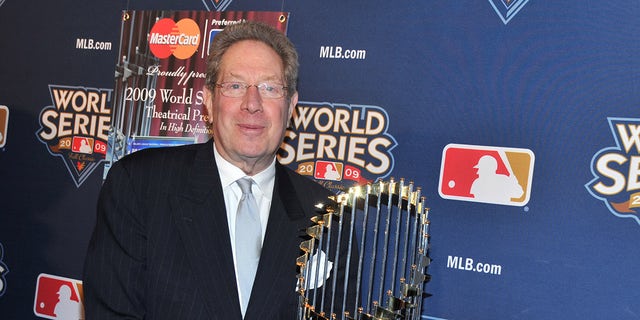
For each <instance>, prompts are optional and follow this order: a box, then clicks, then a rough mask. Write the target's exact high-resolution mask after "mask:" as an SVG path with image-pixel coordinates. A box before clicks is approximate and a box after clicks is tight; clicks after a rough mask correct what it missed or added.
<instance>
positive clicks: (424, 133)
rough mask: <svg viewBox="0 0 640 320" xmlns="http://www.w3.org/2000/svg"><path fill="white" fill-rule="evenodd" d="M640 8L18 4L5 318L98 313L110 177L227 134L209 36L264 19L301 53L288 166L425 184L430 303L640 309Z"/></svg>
mask: <svg viewBox="0 0 640 320" xmlns="http://www.w3.org/2000/svg"><path fill="white" fill-rule="evenodd" d="M638 16H640V2H638V1H632V2H624V3H623V2H621V3H611V2H602V1H587V2H581V3H573V2H548V1H547V2H544V1H537V0H510V1H506V0H481V1H462V2H455V3H454V2H434V1H427V2H424V1H417V2H416V1H392V2H389V1H315V2H309V1H284V0H283V1H264V0H261V1H258V0H223V1H218V0H188V1H168V0H154V1H151V0H145V1H142V0H140V1H138V0H127V1H124V0H121V1H98V2H86V3H84V2H83V3H78V2H77V1H68V0H62V1H56V2H51V1H41V0H37V1H30V2H28V3H25V2H23V1H17V0H0V30H2V36H1V37H0V48H2V50H1V51H2V54H1V56H0V319H41V318H45V319H78V318H83V315H82V302H83V292H82V266H83V260H84V256H85V251H86V248H87V245H88V241H89V237H90V234H91V231H92V228H93V225H94V223H95V214H96V212H95V207H96V201H97V197H98V193H99V190H100V187H101V184H102V182H103V179H104V177H105V175H106V173H107V172H108V170H109V168H110V166H111V165H112V164H113V163H114V162H116V161H118V160H119V159H120V158H122V157H123V156H125V155H126V154H129V153H132V152H136V151H137V150H140V149H143V148H150V147H161V146H171V145H181V144H190V143H197V142H202V141H206V140H207V139H208V135H209V131H208V129H207V127H206V125H205V123H206V117H207V115H206V112H205V110H204V108H203V92H202V86H203V84H204V63H205V59H206V56H207V53H208V46H209V43H210V41H211V39H212V38H213V37H214V36H215V34H216V33H217V32H219V31H220V30H222V29H224V27H225V26H228V25H230V24H234V23H238V22H240V21H245V20H258V21H263V22H265V23H268V24H271V25H273V26H274V27H276V28H278V29H279V30H281V31H282V32H285V33H286V34H287V35H288V36H289V38H290V39H291V40H292V42H293V43H294V44H295V45H296V47H297V48H298V51H299V54H300V64H301V67H300V79H299V88H298V89H299V94H300V102H299V104H298V107H297V109H296V111H295V113H294V116H293V119H292V121H291V125H290V128H289V129H288V130H287V133H286V138H285V142H284V143H283V144H282V146H281V150H280V153H279V154H278V160H279V161H280V162H281V163H283V164H285V165H286V166H289V167H290V168H292V169H293V170H296V171H297V172H298V173H300V174H302V175H305V176H307V177H308V178H309V179H314V180H315V181H317V182H318V183H320V184H322V185H324V186H325V187H327V188H329V189H331V190H333V191H335V192H342V191H345V190H346V189H348V188H349V187H351V186H354V185H359V184H365V183H369V182H372V183H373V182H375V181H377V180H378V179H385V180H388V179H391V178H395V179H400V178H404V179H405V180H407V181H413V182H414V183H415V184H416V185H417V186H421V187H422V190H421V192H422V195H424V196H425V197H426V199H427V203H428V205H429V207H430V220H431V225H430V232H431V248H430V256H431V257H432V259H433V261H432V263H431V265H430V267H429V273H430V274H431V276H432V279H431V281H430V282H429V283H427V284H426V287H425V291H426V292H428V293H429V294H431V296H430V297H428V298H425V299H424V303H423V312H422V314H423V316H422V317H423V318H424V319H638V318H639V317H640V304H639V303H638V301H637V298H636V296H637V293H636V292H637V290H638V289H637V288H639V287H640V276H639V275H638V271H637V270H638V265H640V246H637V245H635V244H636V243H639V242H640V112H639V111H638V106H639V105H640V38H639V37H640V19H638ZM176 30H178V31H179V34H180V35H181V37H180V39H179V40H180V41H179V44H178V45H177V46H176V45H171V44H170V43H169V42H171V41H170V40H171V39H170V38H171V35H172V34H174V33H175V31H176ZM158 174H162V173H161V172H159V173H158ZM167 277H171V275H167ZM293 281H295V279H292V282H293ZM62 310H65V311H62ZM69 311H73V312H69Z"/></svg>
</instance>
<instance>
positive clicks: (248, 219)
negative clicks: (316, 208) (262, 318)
mask: <svg viewBox="0 0 640 320" xmlns="http://www.w3.org/2000/svg"><path fill="white" fill-rule="evenodd" d="M236 182H237V183H238V186H240V189H242V198H240V203H238V212H237V214H236V260H237V261H236V263H237V264H238V265H237V272H238V281H239V282H240V283H239V284H240V292H241V296H242V297H241V299H240V306H241V308H242V315H243V316H244V315H245V313H246V311H247V306H248V305H249V298H250V297H251V288H252V287H253V280H254V279H255V276H256V270H257V269H258V262H259V261H260V251H261V249H262V227H261V226H260V216H259V212H258V205H257V204H256V199H255V198H254V197H253V193H251V185H252V183H253V180H251V179H250V178H242V179H238V180H237V181H236Z"/></svg>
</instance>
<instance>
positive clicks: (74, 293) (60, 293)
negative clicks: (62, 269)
mask: <svg viewBox="0 0 640 320" xmlns="http://www.w3.org/2000/svg"><path fill="white" fill-rule="evenodd" d="M82 300H83V298H82V281H79V280H74V279H69V278H63V277H58V276H54V275H49V274H45V273H41V274H40V275H39V276H38V283H37V284H36V297H35V300H34V302H33V312H34V313H35V314H36V315H37V316H39V317H43V318H47V319H61V320H66V319H74V320H77V319H84V309H83V306H82Z"/></svg>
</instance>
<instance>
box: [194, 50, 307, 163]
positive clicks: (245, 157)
mask: <svg viewBox="0 0 640 320" xmlns="http://www.w3.org/2000/svg"><path fill="white" fill-rule="evenodd" d="M223 82H241V83H245V84H248V85H258V84H261V83H264V82H269V83H275V84H278V85H283V86H284V85H285V81H284V74H283V65H282V60H281V59H280V56H278V54H277V53H276V52H275V51H274V50H273V49H271V48H270V47H269V46H267V45H266V44H264V43H262V42H259V41H253V40H244V41H240V42H237V43H235V44H233V45H232V46H231V47H229V48H228V49H227V52H226V53H225V54H224V55H223V56H222V60H221V63H220V72H219V75H218V79H217V83H223ZM220 90H221V89H220V88H215V92H211V91H210V90H209V89H208V88H206V87H205V101H206V103H207V111H208V113H209V115H211V118H212V124H213V135H214V139H215V144H216V148H217V150H218V152H219V153H220V154H221V155H222V157H223V158H225V159H226V160H227V161H229V162H231V163H233V164H234V165H236V166H238V167H240V168H241V169H243V171H245V173H247V174H255V173H258V172H260V171H262V170H264V169H265V168H266V167H267V166H268V165H270V164H271V162H272V161H273V157H274V156H275V153H276V151H277V150H278V148H279V146H280V143H281V142H282V139H283V136H284V132H285V129H286V127H287V123H288V121H289V118H290V117H291V112H292V111H293V108H294V106H295V105H296V104H297V102H298V95H297V93H296V94H294V95H293V97H292V98H291V100H287V98H286V94H285V96H284V97H282V98H278V99H268V98H263V97H261V96H260V93H259V92H258V88H256V87H255V86H252V87H249V88H247V93H246V94H245V95H244V96H243V97H238V98H232V97H226V96H224V95H222V93H221V91H220Z"/></svg>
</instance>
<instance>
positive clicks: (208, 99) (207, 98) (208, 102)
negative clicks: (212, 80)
mask: <svg viewBox="0 0 640 320" xmlns="http://www.w3.org/2000/svg"><path fill="white" fill-rule="evenodd" d="M202 92H203V93H204V102H203V103H204V106H205V108H206V110H207V116H208V119H209V121H208V124H212V123H213V92H211V90H209V87H207V85H204V86H202Z"/></svg>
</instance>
